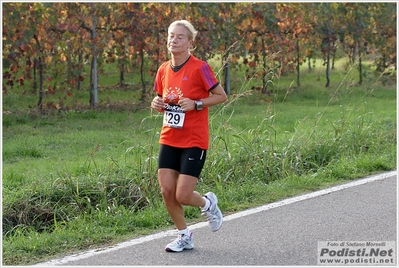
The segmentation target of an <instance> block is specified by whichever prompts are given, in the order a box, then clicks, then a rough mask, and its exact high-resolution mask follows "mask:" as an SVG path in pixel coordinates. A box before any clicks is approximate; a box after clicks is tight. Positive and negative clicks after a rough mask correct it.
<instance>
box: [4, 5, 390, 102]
mask: <svg viewBox="0 0 399 268" xmlns="http://www.w3.org/2000/svg"><path fill="white" fill-rule="evenodd" d="M2 5H3V14H2V15H3V17H2V22H3V47H2V49H3V94H6V93H7V92H9V91H11V90H13V88H14V87H16V86H22V85H26V84H29V85H31V88H32V90H33V92H35V93H37V94H38V96H39V102H38V106H39V107H40V105H41V102H42V98H43V94H44V93H50V94H51V93H52V92H54V91H56V90H57V87H58V86H60V85H65V86H66V87H68V88H70V89H82V90H86V89H84V88H82V83H83V81H90V85H91V87H93V83H94V80H93V78H95V77H96V76H97V75H98V74H97V73H96V72H95V70H96V69H94V67H95V65H94V64H95V63H93V59H94V58H96V59H99V63H98V64H100V65H106V64H111V63H112V64H115V63H117V66H118V71H119V73H120V76H119V77H120V83H121V84H123V83H124V77H125V76H126V74H127V73H128V71H129V72H135V73H137V74H139V77H140V80H141V81H139V82H138V84H141V91H142V96H143V97H142V100H144V99H145V96H146V95H147V94H148V92H149V90H150V89H149V86H148V85H147V84H146V83H145V77H148V76H151V77H152V76H154V75H155V73H156V70H157V68H158V67H159V65H160V64H161V63H162V62H163V61H164V60H166V59H167V58H168V54H167V49H166V45H165V40H166V34H167V27H168V26H169V24H170V23H171V22H172V21H173V20H176V19H187V20H189V21H191V22H192V23H193V24H194V26H195V27H196V28H197V30H198V31H199V35H198V37H197V40H196V47H197V48H196V51H195V54H196V56H198V57H199V58H203V59H209V58H211V57H214V56H215V55H221V56H222V58H223V60H224V63H227V62H231V63H234V62H237V61H238V60H240V59H241V60H242V59H244V61H243V63H244V64H245V65H246V66H247V72H248V75H250V73H251V70H255V69H257V70H259V69H260V70H261V72H259V74H260V75H261V76H262V77H261V78H262V79H263V90H264V89H265V87H266V86H267V79H268V78H267V75H268V74H270V73H271V72H273V71H275V68H276V66H277V67H278V70H279V72H281V74H285V73H290V72H296V73H297V78H298V79H297V84H298V86H299V85H300V80H299V79H300V74H299V66H301V65H302V64H304V63H305V62H310V60H311V59H312V58H316V57H318V58H324V60H325V63H326V68H327V72H328V71H329V68H330V66H331V65H332V63H333V62H332V61H333V60H334V58H336V57H337V56H338V55H337V54H336V52H337V48H338V47H339V48H340V50H341V51H343V52H344V54H345V55H346V57H348V59H349V60H350V61H352V62H356V61H358V62H359V68H360V70H361V66H362V65H361V59H362V56H363V55H366V54H368V55H374V59H375V66H376V69H377V70H378V71H380V72H383V71H384V70H385V69H386V68H387V67H389V66H393V68H394V69H395V70H396V3H377V2H375V3H368V2H365V3H360V2H359V3H344V2H337V3H295V2H294V3H222V2H221V3H143V2H129V3H121V2H120V3H118V2H110V3H94V2H93V3H69V2H66V3H65V2H64V3H63V2H54V3H49V2H42V3H40V2H31V3H22V2H15V3H12V2H9V3H3V4H2ZM270 59H272V60H270ZM85 66H86V67H87V66H91V68H90V74H88V73H87V72H85V71H84V67H85ZM93 70H94V71H93ZM360 73H361V72H360ZM327 79H328V77H327ZM50 81H53V82H54V81H56V83H49V82H50ZM361 81H362V77H360V78H359V82H360V83H361ZM50 84H51V86H50ZM54 84H55V85H54ZM326 86H328V83H327V85H326ZM91 89H92V88H90V90H91ZM67 94H68V96H71V95H72V93H71V92H68V93H67Z"/></svg>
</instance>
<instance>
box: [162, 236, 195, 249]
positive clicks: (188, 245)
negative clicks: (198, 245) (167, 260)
mask: <svg viewBox="0 0 399 268" xmlns="http://www.w3.org/2000/svg"><path fill="white" fill-rule="evenodd" d="M193 248H194V239H193V233H191V232H190V236H187V235H184V234H183V235H181V234H178V236H177V238H176V239H175V240H173V241H172V242H170V243H169V244H167V245H166V247H165V250H166V251H167V252H181V251H183V250H184V249H193Z"/></svg>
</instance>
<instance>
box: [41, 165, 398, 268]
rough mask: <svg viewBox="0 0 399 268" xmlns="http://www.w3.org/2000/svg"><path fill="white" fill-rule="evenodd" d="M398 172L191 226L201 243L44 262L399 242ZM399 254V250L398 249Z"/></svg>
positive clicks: (135, 262) (306, 258) (178, 260)
mask: <svg viewBox="0 0 399 268" xmlns="http://www.w3.org/2000/svg"><path fill="white" fill-rule="evenodd" d="M396 191H397V172H396V171H392V172H388V173H384V174H380V175H376V176H372V177H368V178H364V179H361V180H356V181H353V182H350V183H348V184H343V185H340V186H336V187H333V188H329V189H326V190H322V191H317V192H313V193H309V194H305V195H301V196H298V197H294V198H289V199H286V200H282V201H279V202H276V203H273V204H268V205H265V206H262V207H259V208H256V209H252V210H247V211H243V212H240V213H237V214H234V215H229V216H226V217H225V221H224V223H223V226H222V228H221V229H220V230H219V231H217V232H215V233H213V232H212V231H211V230H210V229H209V227H208V225H207V223H205V222H203V223H199V224H196V225H193V226H191V229H192V231H193V233H194V243H195V248H194V249H193V250H186V251H183V252H182V253H168V252H165V251H164V247H165V245H166V244H167V243H169V242H170V241H171V240H173V239H174V238H175V235H176V234H175V231H174V230H170V231H166V232H161V233H157V234H153V235H150V236H146V237H142V238H138V239H133V240H131V241H126V242H124V243H121V244H118V245H115V246H114V247H110V248H104V249H98V250H92V251H88V252H83V253H81V254H76V255H73V256H66V257H64V258H61V259H58V260H53V261H50V262H46V263H41V264H38V266H60V265H61V266H62V265H66V266H87V265H88V266H310V265H312V266H313V265H317V264H318V263H317V256H318V255H317V254H318V253H317V248H318V242H319V241H397V192H396ZM396 252H397V251H396Z"/></svg>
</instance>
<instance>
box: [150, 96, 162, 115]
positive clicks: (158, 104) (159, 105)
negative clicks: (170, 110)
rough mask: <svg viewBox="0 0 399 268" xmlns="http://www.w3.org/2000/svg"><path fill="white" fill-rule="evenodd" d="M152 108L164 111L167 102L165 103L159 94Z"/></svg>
mask: <svg viewBox="0 0 399 268" xmlns="http://www.w3.org/2000/svg"><path fill="white" fill-rule="evenodd" d="M151 108H152V109H154V110H157V111H158V112H160V113H162V112H163V111H164V108H165V103H164V101H163V99H162V98H161V97H159V96H156V97H155V98H154V99H153V100H152V102H151Z"/></svg>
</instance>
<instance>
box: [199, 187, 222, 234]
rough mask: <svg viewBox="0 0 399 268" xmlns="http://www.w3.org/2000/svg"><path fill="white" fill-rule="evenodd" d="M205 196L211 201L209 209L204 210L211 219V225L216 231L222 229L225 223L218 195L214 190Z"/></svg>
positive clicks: (209, 219)
mask: <svg viewBox="0 0 399 268" xmlns="http://www.w3.org/2000/svg"><path fill="white" fill-rule="evenodd" d="M205 198H207V199H208V200H209V201H211V205H210V206H209V208H208V210H207V211H204V210H203V211H202V212H203V213H202V214H204V215H205V216H206V217H207V218H208V221H209V227H210V228H211V230H212V231H214V232H216V231H217V230H219V229H220V227H221V226H222V223H223V215H222V212H221V211H220V209H219V207H218V199H217V197H216V195H215V194H214V193H212V192H209V193H207V194H205Z"/></svg>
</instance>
